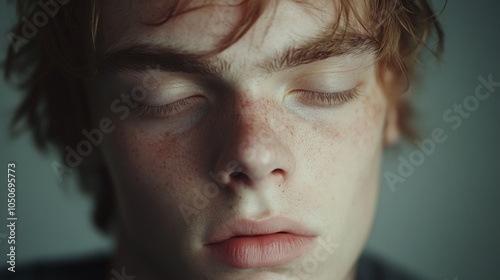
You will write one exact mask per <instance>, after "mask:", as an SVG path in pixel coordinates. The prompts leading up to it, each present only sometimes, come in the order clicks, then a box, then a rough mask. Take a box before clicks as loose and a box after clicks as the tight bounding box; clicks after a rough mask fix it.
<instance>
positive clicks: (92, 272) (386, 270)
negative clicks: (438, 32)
mask: <svg viewBox="0 0 500 280" xmlns="http://www.w3.org/2000/svg"><path fill="white" fill-rule="evenodd" d="M109 267H110V257H109V256H98V257H92V258H87V259H84V260H80V259H77V260H65V261H61V262H57V263H50V262H49V263H37V264H33V265H29V266H27V267H24V268H23V267H17V266H16V272H15V273H13V272H10V271H8V270H7V268H6V267H3V269H2V271H1V272H0V276H1V277H0V279H2V280H4V279H5V280H112V278H115V277H111V279H105V278H106V275H109V274H108V273H110V271H109ZM119 273H120V272H118V275H120V274H119ZM118 278H120V277H118ZM115 279H116V278H115ZM116 280H120V279H116ZM136 280H142V279H139V277H136ZM356 280H417V279H416V278H413V277H410V276H409V275H407V274H406V273H404V272H403V271H402V270H400V269H399V268H396V267H392V266H389V265H388V264H386V263H384V262H383V261H381V260H380V259H378V258H377V257H375V256H373V255H367V254H363V255H362V256H361V258H360V259H359V261H358V266H357V277H356Z"/></svg>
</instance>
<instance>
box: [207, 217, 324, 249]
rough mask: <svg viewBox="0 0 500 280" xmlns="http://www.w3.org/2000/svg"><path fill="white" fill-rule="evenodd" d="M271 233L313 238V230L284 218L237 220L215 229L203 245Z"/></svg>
mask: <svg viewBox="0 0 500 280" xmlns="http://www.w3.org/2000/svg"><path fill="white" fill-rule="evenodd" d="M273 233H289V234H294V235H298V236H306V237H314V236H316V234H315V233H314V231H313V230H311V229H309V228H307V227H306V226H304V225H301V224H300V223H299V222H296V221H294V220H292V219H289V218H286V217H284V216H275V217H271V218H267V219H263V220H258V221H257V220H252V219H246V218H239V219H234V220H230V221H229V222H228V223H225V224H223V225H222V226H218V227H216V228H215V229H214V230H212V232H211V233H210V234H209V237H208V238H207V240H206V242H205V244H214V243H219V242H222V241H224V240H227V239H230V238H232V237H236V236H253V235H264V234H273Z"/></svg>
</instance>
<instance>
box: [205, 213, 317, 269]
mask: <svg viewBox="0 0 500 280" xmlns="http://www.w3.org/2000/svg"><path fill="white" fill-rule="evenodd" d="M316 236H317V235H316V234H315V233H314V232H313V231H312V230H310V229H308V228H306V227H304V226H302V225H300V224H299V223H297V222H294V221H292V220H290V219H287V218H284V217H275V218H270V219H266V220H264V221H254V220H248V219H237V220H234V221H232V222H230V223H228V224H225V225H223V226H221V227H219V228H217V229H216V230H215V231H213V233H212V234H211V235H210V237H209V238H208V239H207V241H206V242H205V246H204V248H205V250H206V251H207V253H208V254H209V255H210V256H211V257H214V258H215V259H216V260H218V261H219V262H222V263H224V264H226V265H229V266H231V267H234V268H240V269H244V268H259V267H270V266H280V265H284V264H287V263H289V262H292V261H294V260H296V259H298V258H300V257H301V256H302V255H304V254H305V253H306V252H307V251H309V250H311V249H312V248H313V246H314V243H315V237H316Z"/></svg>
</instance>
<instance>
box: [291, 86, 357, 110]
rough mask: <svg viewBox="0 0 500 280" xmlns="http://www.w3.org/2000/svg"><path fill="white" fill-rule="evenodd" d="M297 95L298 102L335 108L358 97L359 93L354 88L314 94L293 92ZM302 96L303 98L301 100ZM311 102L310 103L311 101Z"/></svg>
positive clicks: (314, 92) (299, 91) (304, 91)
mask: <svg viewBox="0 0 500 280" xmlns="http://www.w3.org/2000/svg"><path fill="white" fill-rule="evenodd" d="M295 92H296V93H297V94H299V96H300V97H299V100H301V101H302V102H305V103H308V104H312V103H314V104H313V105H317V104H318V103H319V105H320V106H321V105H326V106H335V105H341V104H344V103H347V102H349V101H352V100H354V99H356V98H358V97H359V91H358V90H357V89H356V88H353V89H350V90H346V91H342V92H316V91H309V90H298V91H295ZM303 96H305V97H304V98H303ZM311 100H312V101H311Z"/></svg>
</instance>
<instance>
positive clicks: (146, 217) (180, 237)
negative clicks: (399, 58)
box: [89, 1, 398, 280]
mask: <svg viewBox="0 0 500 280" xmlns="http://www.w3.org/2000/svg"><path fill="white" fill-rule="evenodd" d="M136 2H137V3H141V2H140V1H136ZM160 2H168V1H146V2H144V3H143V4H142V6H141V5H140V4H135V6H133V9H130V7H131V6H130V3H128V1H103V6H102V12H101V17H102V22H101V28H102V30H103V38H104V40H105V41H106V44H107V47H109V48H110V49H113V48H119V47H123V46H129V45H133V44H137V43H147V44H153V45H155V46H160V47H163V48H165V49H169V50H171V49H174V50H176V51H179V52H183V53H193V54H196V53H200V52H203V51H206V50H210V49H211V48H213V47H214V46H215V44H216V43H217V42H218V40H220V38H221V36H223V35H224V34H226V33H227V32H228V30H230V28H232V27H233V26H232V24H233V23H234V22H235V21H236V20H237V19H238V16H239V15H240V12H241V10H239V8H227V7H218V8H204V9H200V10H197V11H195V12H190V13H187V14H184V15H182V16H179V17H177V18H175V19H172V20H169V21H167V22H166V23H164V24H161V25H153V26H151V25H145V24H143V23H141V21H140V18H142V17H146V18H147V17H148V16H149V17H153V16H154V15H155V11H157V10H160V8H159V7H160V6H161V5H162V4H161V3H160ZM194 2H196V1H194ZM225 2H228V1H225ZM229 2H230V1H229ZM137 5H139V6H137ZM148 5H149V6H148ZM319 5H320V6H321V5H322V7H323V8H322V10H328V11H331V12H329V13H325V12H320V11H318V10H315V9H311V7H308V6H306V5H304V4H300V3H296V2H292V1H281V2H280V4H279V5H277V6H276V13H275V14H274V16H273V9H274V6H271V8H270V9H268V11H266V12H265V13H264V16H263V17H262V18H261V19H259V21H257V23H256V24H255V25H254V26H253V27H252V29H250V31H249V32H248V33H247V34H246V35H245V36H244V37H243V38H242V39H241V40H240V41H238V42H237V43H235V44H233V45H232V46H230V47H229V48H228V49H226V50H224V51H223V52H221V53H218V54H215V55H213V56H212V57H210V61H209V63H210V64H212V65H213V66H218V65H221V64H223V62H225V63H226V65H227V67H221V68H222V69H220V73H219V74H220V77H219V78H218V80H219V82H221V83H223V84H224V86H225V88H226V89H227V90H225V91H224V92H214V91H212V90H210V89H208V88H205V87H204V86H203V83H202V82H200V81H201V80H203V79H205V78H206V77H204V75H203V74H196V73H191V74H188V73H181V72H168V71H162V72H161V73H160V74H158V75H157V76H156V78H157V81H158V84H157V85H158V87H156V88H155V90H153V91H151V92H150V93H149V94H148V96H147V97H146V99H145V100H143V101H141V102H140V103H139V104H138V106H144V105H146V106H164V105H167V104H172V103H175V102H177V101H180V100H183V99H188V100H189V101H190V105H188V106H184V107H179V111H178V112H171V111H166V110H164V111H163V113H162V114H161V115H151V114H150V115H147V116H144V115H143V116H139V115H137V114H133V113H131V114H129V115H127V116H126V117H125V116H124V118H123V120H119V121H116V122H114V124H115V125H116V129H115V130H114V131H113V133H111V134H109V135H108V136H107V137H106V139H105V141H104V143H103V144H102V145H101V146H100V149H101V152H102V155H103V158H104V164H105V166H106V168H108V170H109V171H110V173H111V175H112V180H113V184H114V185H113V188H114V190H115V193H116V199H117V201H118V211H117V212H118V216H119V242H118V248H117V251H116V254H115V258H114V261H113V267H114V268H116V269H117V270H118V271H120V269H121V267H125V268H126V272H127V274H128V275H135V276H137V278H141V279H152V280H154V279H217V280H223V279H247V280H249V279H303V277H307V279H317V280H353V279H354V277H355V265H356V260H357V258H358V257H359V254H360V253H361V251H362V249H363V247H364V245H365V242H366V239H367V237H368V234H369V232H370V229H371V225H372V221H373V217H374V213H375V207H376V201H377V195H378V182H379V173H380V162H381V156H382V152H383V149H384V147H386V146H388V145H390V144H392V143H394V142H395V141H396V140H397V138H398V129H397V126H396V118H395V117H394V116H395V115H396V112H395V109H394V108H393V107H392V106H391V105H390V104H391V103H390V102H389V101H388V98H387V91H388V90H387V88H388V87H387V85H386V84H383V83H382V80H381V79H378V78H377V75H376V74H377V71H379V69H378V68H377V66H376V61H375V55H374V54H373V53H368V52H366V53H359V54H348V55H345V56H342V57H338V56H334V57H330V58H327V59H322V60H319V61H315V62H311V63H307V64H301V65H296V66H294V67H290V68H286V69H275V70H276V71H267V69H263V67H262V65H265V64H266V63H267V62H269V61H270V58H273V57H275V56H276V55H277V54H279V53H281V52H283V51H284V50H285V49H286V48H289V47H291V46H295V45H300V44H303V43H305V42H307V41H308V40H311V39H312V38H313V37H314V36H317V35H319V34H322V33H324V31H325V30H327V29H328V26H330V25H331V24H332V22H333V20H334V11H335V10H334V7H333V6H332V5H331V4H325V3H322V4H319ZM153 6H154V7H155V8H154V9H150V8H148V7H153ZM267 27H269V28H267ZM144 75H145V73H140V72H134V73H130V72H127V73H125V72H124V73H118V74H116V75H114V76H113V77H106V78H103V79H101V80H99V79H97V82H96V83H95V85H94V87H93V88H92V93H89V96H90V97H91V98H89V100H90V104H91V108H92V112H91V113H92V117H93V119H94V120H95V122H98V121H99V119H100V118H102V116H104V115H107V114H109V113H110V112H109V111H110V105H109V104H111V103H112V101H113V100H115V99H116V98H118V97H119V96H120V93H123V92H127V91H130V89H131V85H132V86H133V85H136V84H141V83H142V81H143V78H144ZM353 89H355V90H356V92H357V94H356V95H355V96H354V97H352V98H347V99H340V100H337V101H334V104H328V102H327V101H324V100H322V99H319V98H315V97H314V95H313V94H312V93H311V92H320V93H331V94H341V93H345V92H348V91H350V90H353ZM130 107H133V106H130ZM160 108H161V107H160ZM169 112H170V113H169ZM119 115H120V114H119ZM229 163H236V165H237V167H238V168H239V169H238V171H239V173H238V174H237V176H232V177H229V176H227V177H225V178H226V179H225V181H223V183H221V182H219V183H221V184H220V185H224V187H223V188H221V189H220V191H219V192H218V194H217V195H215V196H214V197H211V198H209V202H208V204H206V205H204V206H203V207H202V209H199V210H198V211H196V212H195V213H188V218H189V219H188V221H187V220H186V213H183V212H182V211H181V210H180V206H181V205H184V206H189V207H194V206H193V199H194V198H196V197H197V195H198V194H199V193H203V186H205V185H207V184H208V183H210V182H214V178H213V177H211V176H210V174H211V172H212V173H215V174H221V175H224V174H225V173H224V171H226V172H228V174H229V173H231V170H228V164H229ZM228 174H226V175H228ZM274 215H282V216H286V217H288V218H290V219H293V220H295V221H298V222H300V223H301V224H302V225H303V226H305V227H307V228H309V229H311V230H312V231H313V232H314V233H315V235H316V239H317V240H320V239H323V240H331V241H332V242H334V243H336V244H338V247H337V248H335V250H334V252H333V253H330V254H328V256H327V258H326V259H324V260H321V261H320V262H318V266H317V267H316V268H315V269H313V270H312V271H309V272H304V273H303V274H301V275H298V274H297V268H300V267H301V266H302V265H303V263H304V260H306V259H307V258H311V257H312V256H313V255H312V254H313V252H312V251H308V252H306V253H304V254H303V255H302V256H301V257H300V258H298V259H296V260H294V261H292V262H290V263H287V264H284V265H280V266H272V267H262V268H256V269H237V268H233V267H229V266H226V265H224V264H221V263H219V262H217V261H215V260H213V259H211V258H209V257H207V255H206V254H204V253H203V251H202V247H203V241H204V239H205V238H206V235H207V233H208V232H209V231H210V230H212V229H213V228H216V227H218V226H220V225H222V224H223V223H224V222H226V221H228V220H230V219H233V218H235V217H245V218H250V219H255V220H259V219H265V218H266V217H270V216H274ZM316 245H317V244H316ZM302 272H303V271H302ZM304 275H305V276H304Z"/></svg>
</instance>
